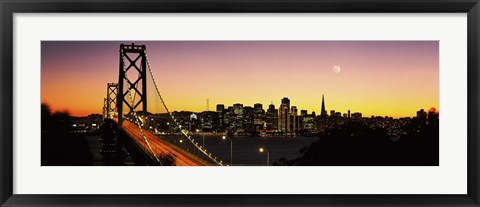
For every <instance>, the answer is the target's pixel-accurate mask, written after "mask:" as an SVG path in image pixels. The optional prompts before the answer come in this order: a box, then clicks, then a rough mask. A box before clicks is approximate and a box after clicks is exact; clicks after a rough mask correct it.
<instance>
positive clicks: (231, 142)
mask: <svg viewBox="0 0 480 207" xmlns="http://www.w3.org/2000/svg"><path fill="white" fill-rule="evenodd" d="M222 139H223V140H226V139H227V137H226V136H225V135H223V136H222ZM229 140H230V165H233V141H232V138H229Z"/></svg>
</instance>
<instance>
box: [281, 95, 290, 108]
mask: <svg viewBox="0 0 480 207" xmlns="http://www.w3.org/2000/svg"><path fill="white" fill-rule="evenodd" d="M282 104H285V105H286V106H287V108H288V109H289V110H290V99H288V98H287V97H283V98H282Z"/></svg>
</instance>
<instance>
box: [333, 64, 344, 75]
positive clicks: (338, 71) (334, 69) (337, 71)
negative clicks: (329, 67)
mask: <svg viewBox="0 0 480 207" xmlns="http://www.w3.org/2000/svg"><path fill="white" fill-rule="evenodd" d="M341 69H342V68H340V66H338V65H334V66H333V72H335V73H340V70H341Z"/></svg>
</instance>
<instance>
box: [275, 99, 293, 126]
mask: <svg viewBox="0 0 480 207" xmlns="http://www.w3.org/2000/svg"><path fill="white" fill-rule="evenodd" d="M282 101H283V100H282ZM289 118H290V116H289V114H288V106H287V104H281V105H280V108H279V109H278V131H280V132H287V131H289V128H290V119H289Z"/></svg>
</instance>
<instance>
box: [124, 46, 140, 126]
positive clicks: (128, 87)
mask: <svg viewBox="0 0 480 207" xmlns="http://www.w3.org/2000/svg"><path fill="white" fill-rule="evenodd" d="M145 50H146V47H145V45H135V44H133V43H132V44H131V45H124V44H121V45H120V67H119V73H118V74H119V76H118V94H117V111H118V123H119V124H122V121H123V105H124V104H125V105H126V106H127V107H128V109H129V110H128V114H130V113H132V112H133V111H135V112H136V109H137V108H139V106H140V104H142V110H143V112H146V111H147V59H146V55H145ZM132 70H133V71H134V72H129V71H132ZM127 73H128V75H127ZM139 84H141V85H140V86H139ZM132 90H133V92H132ZM129 92H131V93H130V95H129V94H128V93H129ZM137 95H138V97H139V100H138V101H135V98H134V97H136V96H137ZM130 96H131V97H130ZM132 100H133V101H134V103H132Z"/></svg>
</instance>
